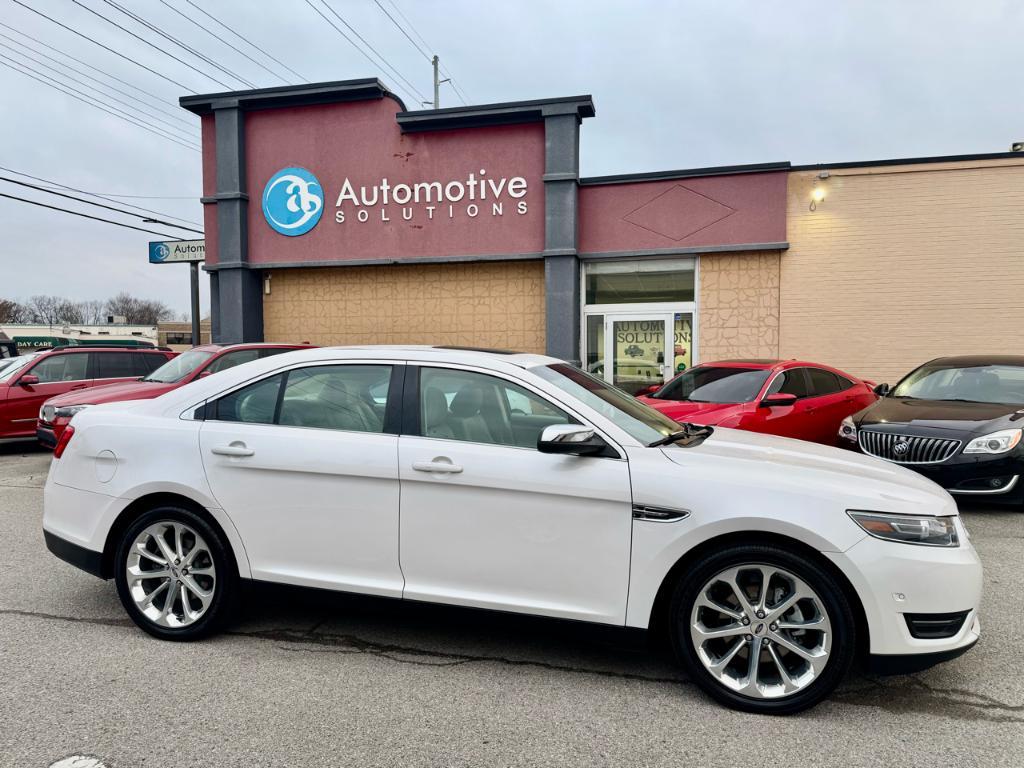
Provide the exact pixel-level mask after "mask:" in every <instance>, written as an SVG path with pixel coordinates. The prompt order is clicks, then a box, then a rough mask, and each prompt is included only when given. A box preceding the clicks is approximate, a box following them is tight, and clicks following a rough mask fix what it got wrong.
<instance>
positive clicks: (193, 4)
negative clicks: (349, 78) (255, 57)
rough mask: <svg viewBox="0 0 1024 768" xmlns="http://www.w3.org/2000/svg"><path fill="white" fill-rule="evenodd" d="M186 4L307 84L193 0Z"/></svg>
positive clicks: (289, 68) (297, 74)
mask: <svg viewBox="0 0 1024 768" xmlns="http://www.w3.org/2000/svg"><path fill="white" fill-rule="evenodd" d="M185 2H186V3H188V4H189V5H191V6H192V7H193V8H195V9H196V10H197V11H199V12H200V13H201V14H203V15H204V16H206V17H207V18H208V19H210V20H211V21H213V22H215V23H217V24H219V25H220V26H222V27H223V28H224V29H226V30H227V31H228V32H230V33H231V34H232V35H234V36H235V37H237V38H238V39H239V40H241V41H242V42H244V43H248V44H249V45H250V46H252V47H253V48H255V49H256V50H257V51H259V52H260V53H262V54H263V55H264V56H266V57H267V58H268V59H270V60H271V61H273V62H274V63H275V64H279V65H281V66H282V67H284V68H285V69H287V70H288V71H289V72H291V73H292V74H293V75H295V76H296V77H297V78H299V82H303V83H304V82H306V78H304V77H303V76H302V75H300V74H299V73H298V72H296V71H295V70H294V69H292V68H291V67H289V66H288V65H287V64H285V63H284V62H283V61H281V60H280V59H277V58H275V57H273V56H271V55H270V54H269V53H267V52H266V51H265V50H263V49H262V48H260V47H259V46H258V45H256V43H254V42H253V41H252V40H249V39H248V38H246V37H243V36H242V35H240V34H238V33H237V32H235V30H233V29H232V28H231V27H229V26H228V25H227V24H225V23H224V22H223V21H221V20H220V19H218V18H217V17H216V16H214V15H213V14H211V13H209V12H208V11H204V10H203V9H202V8H200V7H199V6H198V5H196V4H195V3H194V2H192V0H185Z"/></svg>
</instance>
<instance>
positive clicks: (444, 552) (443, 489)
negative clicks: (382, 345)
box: [398, 365, 632, 624]
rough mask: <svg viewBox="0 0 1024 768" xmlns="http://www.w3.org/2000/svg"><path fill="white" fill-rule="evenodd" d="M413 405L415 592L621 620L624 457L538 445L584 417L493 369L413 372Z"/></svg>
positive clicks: (409, 474) (401, 451)
mask: <svg viewBox="0 0 1024 768" xmlns="http://www.w3.org/2000/svg"><path fill="white" fill-rule="evenodd" d="M405 403H406V405H405V408H404V415H405V418H404V423H403V430H402V436H401V437H400V438H399V448H398V457H399V476H400V478H401V481H402V498H401V526H400V527H401V537H400V558H401V564H402V572H403V574H404V575H405V582H406V583H405V592H404V594H405V596H406V597H408V598H414V599H417V600H428V601H435V602H444V603H453V604H457V605H469V606H476V607H483V608H497V609H502V610H508V611H518V612H525V613H534V614H541V615H547V616H558V617H563V618H572V619H584V620H589V621H597V622H606V623H617V624H621V623H623V622H624V621H625V608H626V594H627V588H628V581H629V547H630V531H631V525H632V505H631V492H630V482H629V469H628V465H627V463H626V460H625V459H624V458H603V457H601V458H598V457H583V456H567V455H554V454H546V453H540V452H539V451H538V450H537V448H536V446H537V438H538V437H539V435H540V432H541V431H542V429H543V428H544V426H546V425H547V424H554V423H562V424H564V423H579V422H580V421H581V420H580V419H578V418H576V417H574V416H573V415H572V414H570V413H568V412H567V411H566V410H565V409H563V408H561V407H559V406H558V405H556V404H554V403H552V402H550V401H549V400H548V399H547V398H546V397H545V396H543V394H541V393H540V392H538V391H537V390H534V389H532V388H531V387H529V386H528V385H527V384H526V383H525V382H521V381H512V380H510V379H508V378H504V377H501V376H498V375H495V374H494V373H492V372H487V373H485V372H483V371H479V370H474V369H471V368H459V367H454V366H449V367H443V366H432V365H424V366H422V367H418V368H417V367H410V369H409V373H408V374H407V376H406V397H405Z"/></svg>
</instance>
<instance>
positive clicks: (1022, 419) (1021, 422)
mask: <svg viewBox="0 0 1024 768" xmlns="http://www.w3.org/2000/svg"><path fill="white" fill-rule="evenodd" d="M1004 422H1005V424H1004ZM854 423H855V424H856V425H857V427H858V428H863V427H893V428H895V427H901V426H905V427H911V428H912V429H911V431H916V430H917V429H921V430H923V431H926V432H928V431H932V430H944V431H955V432H959V433H971V432H976V431H978V430H979V429H987V428H988V427H993V428H994V429H999V428H1001V427H1004V426H1005V427H1010V426H1019V427H1024V407H1022V406H1020V405H1008V404H1004V403H963V402H954V401H950V400H911V399H907V398H899V397H884V398H882V399H881V400H879V401H878V402H877V403H875V404H874V405H872V406H871V407H870V408H867V409H866V410H864V411H861V412H860V413H859V414H857V416H855V417H854Z"/></svg>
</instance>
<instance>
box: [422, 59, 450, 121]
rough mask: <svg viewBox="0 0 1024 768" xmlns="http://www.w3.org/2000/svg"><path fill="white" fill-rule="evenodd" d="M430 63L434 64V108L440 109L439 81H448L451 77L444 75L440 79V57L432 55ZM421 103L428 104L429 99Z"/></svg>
mask: <svg viewBox="0 0 1024 768" xmlns="http://www.w3.org/2000/svg"><path fill="white" fill-rule="evenodd" d="M430 63H431V64H433V65H434V109H440V108H441V83H447V82H450V81H451V78H450V77H446V78H445V79H444V80H442V79H441V75H440V73H439V65H440V59H438V57H437V55H436V54H435V55H434V58H432V59H431V60H430ZM423 103H424V104H430V102H429V101H425V102H423Z"/></svg>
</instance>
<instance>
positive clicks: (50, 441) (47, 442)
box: [36, 426, 57, 451]
mask: <svg viewBox="0 0 1024 768" xmlns="http://www.w3.org/2000/svg"><path fill="white" fill-rule="evenodd" d="M36 440H38V441H39V444H40V445H42V446H43V447H44V448H49V449H50V450H51V451H52V450H53V449H54V448H56V447H57V436H56V435H55V434H54V433H53V430H52V429H50V428H49V427H44V426H38V427H36Z"/></svg>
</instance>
